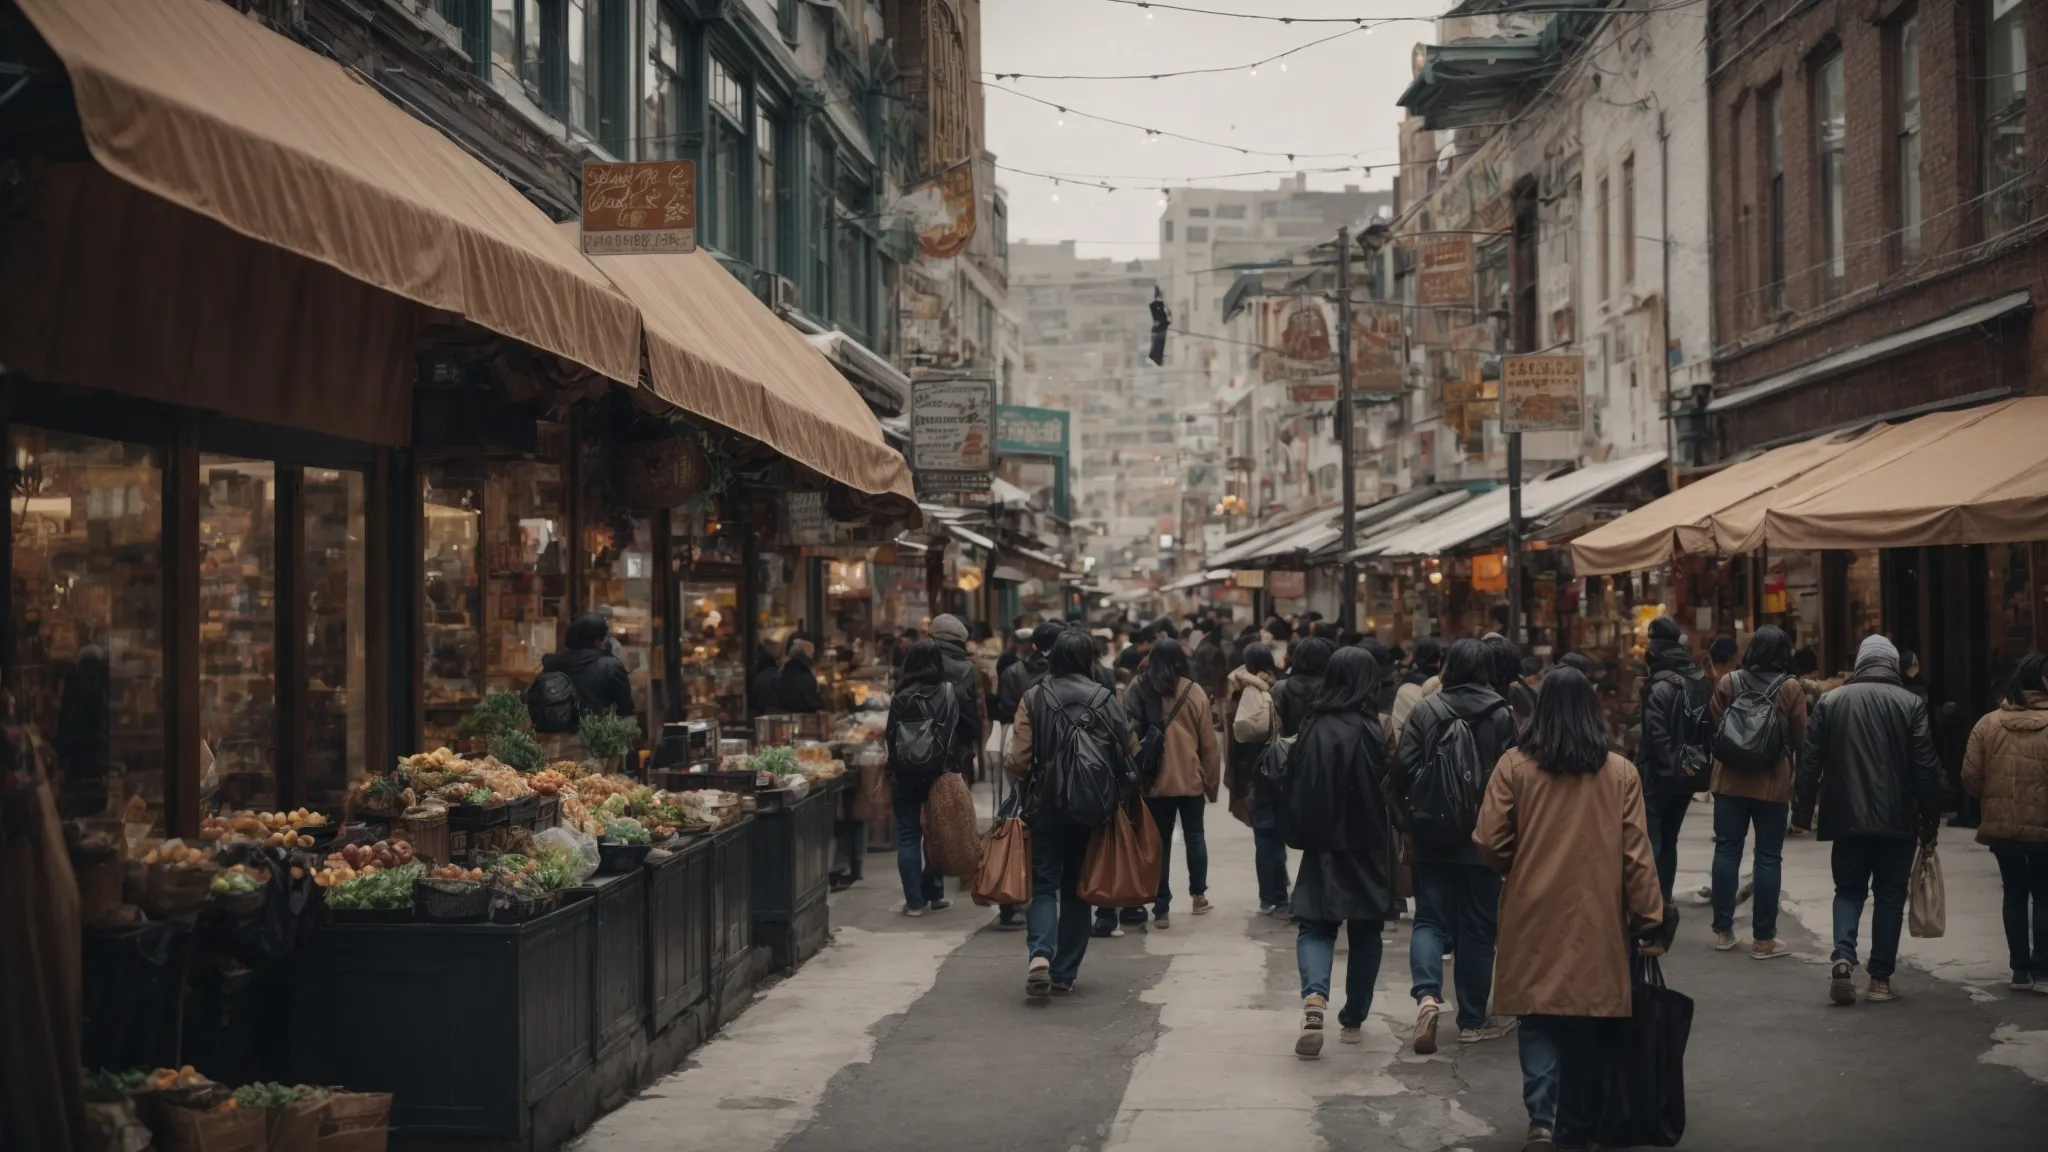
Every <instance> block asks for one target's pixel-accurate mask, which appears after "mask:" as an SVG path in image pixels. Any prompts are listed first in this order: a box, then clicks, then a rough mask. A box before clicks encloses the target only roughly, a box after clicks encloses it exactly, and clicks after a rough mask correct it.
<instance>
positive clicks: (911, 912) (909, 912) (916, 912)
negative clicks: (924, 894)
mask: <svg viewBox="0 0 2048 1152" xmlns="http://www.w3.org/2000/svg"><path fill="white" fill-rule="evenodd" d="M903 914H904V915H905V916H922V915H924V909H922V908H912V907H911V906H910V905H908V904H905V905H904V906H903Z"/></svg>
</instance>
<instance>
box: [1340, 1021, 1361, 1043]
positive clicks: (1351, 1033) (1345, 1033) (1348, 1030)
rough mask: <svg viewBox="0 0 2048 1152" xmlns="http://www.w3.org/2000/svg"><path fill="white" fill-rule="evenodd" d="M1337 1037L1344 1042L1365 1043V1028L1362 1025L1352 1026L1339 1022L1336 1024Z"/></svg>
mask: <svg viewBox="0 0 2048 1152" xmlns="http://www.w3.org/2000/svg"><path fill="white" fill-rule="evenodd" d="M1337 1039H1339V1040H1342V1041H1343V1042H1344V1043H1346V1044H1363V1043H1365V1029H1364V1028H1362V1027H1361V1028H1353V1027H1351V1026H1350V1025H1348V1024H1341V1023H1340V1024H1339V1025H1337Z"/></svg>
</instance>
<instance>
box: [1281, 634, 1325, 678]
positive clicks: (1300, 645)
mask: <svg viewBox="0 0 2048 1152" xmlns="http://www.w3.org/2000/svg"><path fill="white" fill-rule="evenodd" d="M1336 650H1337V646H1336V645H1335V644H1332V643H1330V641H1329V640H1328V639H1327V638H1326V637H1322V636H1310V637H1308V638H1307V639H1305V640H1301V641H1299V642H1297V643H1296V644H1295V645H1294V647H1292V648H1289V649H1288V650H1287V671H1288V672H1289V673H1290V674H1292V675H1295V676H1321V675H1323V671H1324V669H1326V668H1328V667H1329V666H1330V654H1331V653H1333V652H1335V651H1336Z"/></svg>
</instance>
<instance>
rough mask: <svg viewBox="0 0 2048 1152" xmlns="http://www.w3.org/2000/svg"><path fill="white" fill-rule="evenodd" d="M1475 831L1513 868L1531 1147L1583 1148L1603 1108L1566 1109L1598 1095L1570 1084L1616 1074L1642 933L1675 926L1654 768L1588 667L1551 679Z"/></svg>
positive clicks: (1507, 1006)
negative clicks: (1655, 846)
mask: <svg viewBox="0 0 2048 1152" xmlns="http://www.w3.org/2000/svg"><path fill="white" fill-rule="evenodd" d="M1472 840H1473V842H1474V843H1475V844H1477V845H1478V846H1479V852H1480V856H1481V858H1482V859H1483V860H1484V861H1485V862H1486V863H1487V864H1488V865H1489V866H1491V867H1492V868H1493V870H1494V871H1496V872H1499V873H1501V874H1502V875H1503V876H1505V877H1506V884H1505V886H1504V887H1503V888H1502V890H1501V900H1500V936H1499V940H1498V945H1497V952H1496V956H1497V960H1496V963H1495V966H1494V970H1493V1009H1494V1011H1496V1012H1499V1013H1501V1014H1502V1015H1508V1016H1520V1017H1521V1018H1522V1019H1521V1041H1520V1043H1521V1056H1522V1099H1523V1102H1524V1104H1525V1105H1527V1107H1528V1110H1529V1136H1528V1143H1527V1144H1525V1145H1524V1152H1552V1150H1554V1149H1556V1148H1557V1147H1559V1146H1563V1145H1571V1144H1574V1143H1576V1144H1578V1145H1580V1146H1584V1145H1585V1144H1586V1143H1587V1141H1588V1139H1589V1138H1590V1136H1591V1135H1592V1122H1593V1119H1594V1116H1589V1115H1583V1114H1577V1113H1578V1111H1579V1110H1578V1109H1577V1108H1576V1107H1575V1108H1573V1109H1572V1111H1573V1113H1574V1114H1571V1115H1566V1114H1562V1113H1561V1110H1560V1108H1559V1102H1560V1100H1561V1099H1563V1100H1569V1101H1582V1102H1583V1103H1584V1104H1586V1105H1587V1106H1589V1107H1592V1106H1597V1104H1598V1103H1599V1102H1598V1101H1597V1100H1587V1099H1584V1097H1585V1096H1587V1095H1594V1094H1577V1093H1573V1092H1567V1091H1566V1085H1567V1082H1571V1083H1599V1082H1602V1081H1604V1079H1605V1074H1606V1066H1605V1064H1606V1061H1607V1060H1608V1059H1609V1058H1610V1053H1612V1052H1613V1051H1615V1050H1616V1049H1618V1048H1619V1047H1620V1041H1619V1038H1618V1037H1616V1036H1615V1035H1614V1027H1615V1026H1614V1025H1613V1024H1611V1023H1609V1021H1613V1020H1616V1019H1619V1018H1625V1017H1627V1016H1628V1015H1629V1012H1630V1010H1631V1007H1632V1004H1631V991H1630V990H1631V987H1632V980H1631V977H1630V972H1629V966H1630V960H1629V948H1630V941H1631V940H1632V939H1635V940H1642V939H1643V938H1644V937H1645V935H1646V934H1647V933H1649V932H1651V931H1652V930H1655V929H1657V928H1658V927H1659V926H1660V925H1661V924H1663V922H1664V919H1665V905H1664V894H1663V890H1662V889H1661V887H1660V886H1659V884H1658V880H1657V863H1656V860H1655V858H1654V857H1653V856H1652V854H1651V851H1650V833H1649V828H1648V825H1647V824H1646V823H1645V822H1644V818H1643V785H1642V779H1641V777H1640V776H1639V775H1638V774H1637V773H1636V769H1635V765H1633V764H1630V763H1629V762H1628V761H1626V760H1624V759H1622V758H1621V757H1620V756H1618V755H1615V754H1614V753H1611V752H1609V751H1608V750H1607V724H1606V721H1605V720H1604V719H1603V718H1602V717H1601V715H1600V698H1599V695H1598V694H1597V693H1596V692H1595V691H1594V689H1593V684H1592V682H1591V681H1590V680H1587V679H1586V677H1585V676H1584V675H1583V674H1581V673H1580V672H1579V671H1578V670H1576V669H1573V668H1567V667H1558V668H1554V669H1552V670H1551V672H1550V674H1549V675H1548V676H1546V677H1544V680H1543V687H1542V690H1541V691H1540V692H1539V693H1538V694H1537V697H1536V711H1535V714H1534V716H1533V717H1532V719H1531V720H1530V723H1529V727H1528V729H1527V730H1526V731H1525V732H1524V733H1523V735H1522V742H1521V744H1520V746H1518V747H1517V748H1515V749H1514V750H1513V751H1511V752H1509V753H1507V754H1506V755H1505V756H1502V757H1501V760H1500V764H1499V766H1498V767H1496V768H1495V769H1494V770H1493V777H1492V779H1491V780H1489V781H1488V782H1487V785H1486V798H1485V800H1484V802H1483V803H1482V804H1481V805H1480V809H1479V823H1478V826H1477V827H1476V828H1474V830H1473V832H1472ZM1664 939H1665V940H1666V941H1668V932H1667V933H1666V934H1665V937H1664ZM1662 950H1663V944H1662V943H1651V944H1648V945H1646V946H1644V947H1643V948H1642V949H1641V954H1642V955H1645V956H1654V955H1657V954H1659V953H1661V952H1662ZM1595 1115H1597V1112H1596V1113H1595Z"/></svg>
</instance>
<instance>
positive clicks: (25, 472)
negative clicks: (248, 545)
mask: <svg viewBox="0 0 2048 1152" xmlns="http://www.w3.org/2000/svg"><path fill="white" fill-rule="evenodd" d="M8 454H9V458H10V460H11V461H12V463H13V466H14V470H15V477H14V483H13V487H12V490H11V491H10V493H9V495H10V497H11V499H10V500H9V506H8V512H9V517H8V520H9V524H10V527H11V530H12V532H13V567H14V571H13V572H12V574H11V576H12V579H13V596H14V605H13V615H14V619H13V621H12V627H13V628H14V661H15V663H14V667H13V668H11V669H9V673H10V677H9V680H10V683H9V686H10V687H11V688H12V689H13V692H14V696H15V707H16V710H17V714H18V715H19V716H20V717H21V719H22V721H23V723H24V725H25V726H26V728H27V729H28V732H29V736H30V739H31V741H32V743H33V745H34V747H35V749H36V752H37V755H38V759H39V762H40V764H41V765H42V767H43V768H44V770H45V771H46V772H47V774H48V776H49V780H50V786H51V789H52V791H53V792H55V794H56V796H57V805H58V810H59V811H60V812H61V813H62V814H63V815H65V816H67V817H82V816H93V815H97V814H100V813H120V814H123V815H124V816H125V817H126V818H127V819H128V822H129V823H132V824H143V825H151V826H160V825H161V823H162V820H163V803H164V785H165V779H164V768H165V763H166V760H165V747H164V745H165V729H164V678H163V677H164V666H163V659H164V656H163V653H164V621H163V539H162V534H163V465H162V462H161V461H160V460H159V459H158V457H157V454H156V452H155V451H154V450H152V449H149V448H144V447H141V446H139V445H135V444H122V443H117V442H114V441H111V440H99V439H94V438H92V437H89V436H70V435H64V434H61V433H56V432H43V431H39V430H36V429H31V428H16V429H15V430H14V432H13V435H12V437H11V440H10V443H9V444H8Z"/></svg>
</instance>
